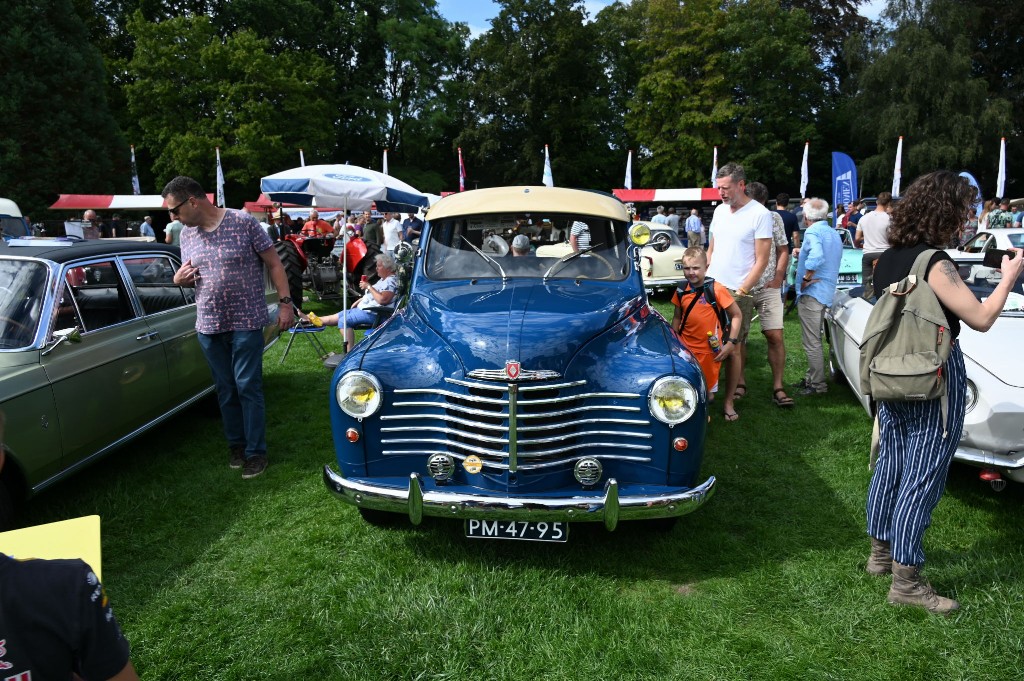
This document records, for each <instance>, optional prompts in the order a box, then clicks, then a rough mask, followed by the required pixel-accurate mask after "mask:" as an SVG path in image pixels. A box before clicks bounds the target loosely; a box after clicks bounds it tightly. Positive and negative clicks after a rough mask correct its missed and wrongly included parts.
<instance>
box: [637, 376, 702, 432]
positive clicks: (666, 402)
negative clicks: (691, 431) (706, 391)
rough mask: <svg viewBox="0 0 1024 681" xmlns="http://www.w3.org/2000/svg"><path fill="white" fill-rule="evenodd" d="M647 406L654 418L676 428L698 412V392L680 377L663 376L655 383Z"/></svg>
mask: <svg viewBox="0 0 1024 681" xmlns="http://www.w3.org/2000/svg"><path fill="white" fill-rule="evenodd" d="M647 405H648V407H649V408H650V410H651V414H653V415H654V418H656V419H658V420H659V421H661V422H662V423H667V424H668V425H670V426H674V425H676V424H677V423H682V422H683V421H685V420H686V419H688V418H690V417H691V416H693V412H695V411H697V390H696V388H694V387H693V386H692V385H691V384H690V382H689V381H687V380H686V379H684V378H680V377H678V376H663V377H662V378H659V379H658V380H657V381H655V382H654V385H653V386H652V387H651V394H650V395H649V396H648V398H647Z"/></svg>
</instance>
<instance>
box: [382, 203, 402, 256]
mask: <svg viewBox="0 0 1024 681" xmlns="http://www.w3.org/2000/svg"><path fill="white" fill-rule="evenodd" d="M381 232H382V233H383V234H384V250H385V251H387V252H388V253H394V252H395V249H396V248H398V244H400V243H402V223H401V222H399V221H398V213H385V214H384V224H383V225H381Z"/></svg>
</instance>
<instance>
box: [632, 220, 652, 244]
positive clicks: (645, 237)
mask: <svg viewBox="0 0 1024 681" xmlns="http://www.w3.org/2000/svg"><path fill="white" fill-rule="evenodd" d="M629 240H630V241H632V242H633V243H634V244H635V245H637V246H644V245H646V244H647V242H648V241H650V240H651V228H650V227H648V226H647V225H643V224H640V223H639V222H638V223H637V224H635V225H633V226H632V227H630V228H629Z"/></svg>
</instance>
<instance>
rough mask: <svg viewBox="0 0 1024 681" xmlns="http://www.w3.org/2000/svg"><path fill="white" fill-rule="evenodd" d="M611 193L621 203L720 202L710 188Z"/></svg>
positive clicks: (718, 196)
mask: <svg viewBox="0 0 1024 681" xmlns="http://www.w3.org/2000/svg"><path fill="white" fill-rule="evenodd" d="M612 193H613V194H614V195H615V196H616V197H617V198H618V199H619V201H622V202H623V203H655V202H656V203H686V202H694V201H721V200H722V197H721V196H720V195H719V194H718V190H717V189H712V188H710V187H703V188H702V187H692V188H689V189H613V190H612Z"/></svg>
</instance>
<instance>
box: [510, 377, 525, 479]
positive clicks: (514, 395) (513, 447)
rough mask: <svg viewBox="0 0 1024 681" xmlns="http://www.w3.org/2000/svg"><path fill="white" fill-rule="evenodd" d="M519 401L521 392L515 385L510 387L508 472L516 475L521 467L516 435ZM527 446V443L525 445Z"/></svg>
mask: <svg viewBox="0 0 1024 681" xmlns="http://www.w3.org/2000/svg"><path fill="white" fill-rule="evenodd" d="M518 401H519V391H518V390H517V386H516V385H515V384H512V385H509V386H508V472H509V473H515V472H516V470H518V467H519V458H518V457H517V452H518V444H517V442H516V441H517V440H518V439H519V438H518V436H517V434H516V407H517V406H518V405H517V402H518ZM523 444H525V442H524V443H523Z"/></svg>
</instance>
